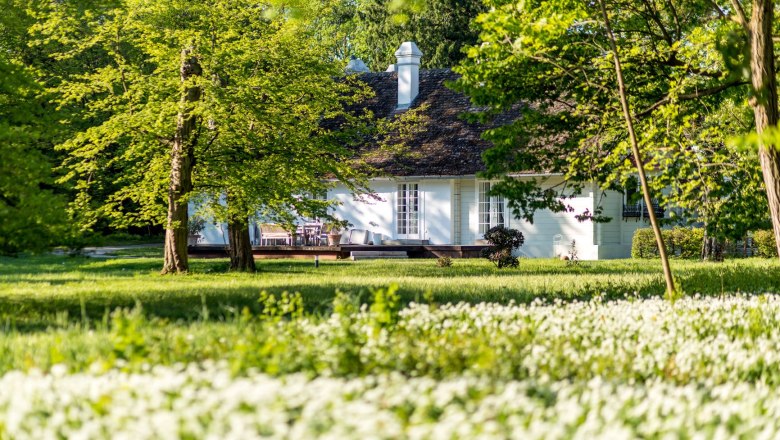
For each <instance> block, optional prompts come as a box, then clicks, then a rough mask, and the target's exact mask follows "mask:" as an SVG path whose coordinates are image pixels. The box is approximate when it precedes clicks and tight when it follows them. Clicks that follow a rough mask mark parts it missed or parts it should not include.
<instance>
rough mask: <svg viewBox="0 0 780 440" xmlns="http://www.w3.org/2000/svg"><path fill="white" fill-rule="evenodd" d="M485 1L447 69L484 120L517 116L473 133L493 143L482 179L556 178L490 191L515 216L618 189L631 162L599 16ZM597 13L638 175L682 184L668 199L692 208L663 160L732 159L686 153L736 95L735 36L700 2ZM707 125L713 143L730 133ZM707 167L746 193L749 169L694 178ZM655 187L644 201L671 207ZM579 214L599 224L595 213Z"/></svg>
mask: <svg viewBox="0 0 780 440" xmlns="http://www.w3.org/2000/svg"><path fill="white" fill-rule="evenodd" d="M490 5H491V7H492V8H491V10H490V11H489V12H487V13H485V14H482V15H480V17H479V18H478V19H477V20H476V23H477V25H478V26H479V27H480V29H481V31H482V32H481V34H480V37H481V42H480V44H478V45H476V46H474V47H472V48H471V49H470V50H469V59H468V60H466V61H464V64H463V65H462V67H460V68H459V71H460V72H461V73H462V74H463V77H462V80H461V81H460V82H459V83H458V84H457V88H459V89H460V90H463V91H465V92H466V93H468V94H469V95H470V96H471V97H472V99H473V100H474V101H475V103H476V104H478V105H482V106H486V107H487V108H488V109H489V110H488V111H487V112H486V113H485V114H484V115H483V117H485V118H490V117H491V116H492V115H494V114H496V113H500V112H502V111H504V110H506V109H508V108H513V107H514V108H518V109H519V110H520V111H522V112H523V113H524V117H523V118H522V119H520V120H518V121H515V122H514V123H512V124H509V125H505V126H502V127H499V128H497V129H494V130H490V131H488V132H486V133H485V136H486V137H487V138H488V139H490V140H492V141H493V143H494V145H495V146H494V148H492V149H491V150H490V151H488V152H487V154H486V155H485V161H486V164H487V168H488V171H487V173H486V176H488V177H500V176H506V175H508V174H511V173H512V172H514V171H518V170H529V169H533V170H543V171H557V172H561V173H564V174H565V176H566V181H565V182H564V184H563V185H561V186H560V187H558V188H553V189H552V190H551V189H549V188H543V187H542V186H541V185H540V183H541V182H528V181H523V180H518V179H512V178H505V179H504V180H503V181H502V183H501V185H498V186H497V187H496V191H498V192H500V193H503V195H505V196H506V197H507V198H508V199H509V201H510V206H512V208H513V210H514V211H515V213H517V214H519V215H523V216H525V217H526V218H529V219H532V217H533V211H534V210H535V209H539V208H550V209H553V210H556V211H564V210H569V209H570V208H569V207H568V206H567V203H566V200H565V198H566V197H568V196H570V195H571V194H576V193H577V190H578V189H579V188H580V187H581V184H582V182H586V181H596V182H598V183H599V184H600V186H601V187H602V188H605V189H617V190H620V189H622V188H623V187H625V185H626V184H627V183H628V182H630V180H631V175H632V174H635V173H636V171H634V168H633V167H634V165H635V163H636V161H635V160H631V159H630V157H631V156H632V154H631V153H630V151H631V142H629V141H630V137H629V136H627V135H626V131H625V115H624V112H623V108H622V105H617V103H619V102H620V100H619V99H617V98H618V97H617V96H616V95H615V92H616V90H618V88H617V87H615V86H614V85H615V84H617V83H618V81H617V73H616V69H615V68H614V67H615V66H614V65H611V64H612V63H613V61H614V60H613V59H612V58H611V55H610V54H611V53H614V51H613V50H611V49H610V47H611V42H610V41H609V39H608V38H607V37H606V35H605V33H604V32H603V30H602V29H599V28H598V25H597V24H598V23H601V22H603V17H601V15H602V14H601V11H600V10H599V9H598V8H592V3H589V2H585V1H578V0H547V1H545V0H537V1H526V2H523V3H522V4H517V3H516V2H512V1H503V0H496V1H491V2H490ZM605 7H606V9H607V10H608V11H609V12H610V19H611V20H612V22H613V28H614V43H615V47H616V48H617V50H618V51H619V53H620V54H621V62H622V67H623V69H622V70H623V76H624V79H625V83H626V84H625V87H626V89H628V90H631V93H630V95H629V96H628V106H629V107H630V108H631V109H632V110H633V111H632V114H631V115H630V116H631V117H632V119H633V122H634V125H635V126H636V127H635V132H636V134H637V143H638V147H639V150H640V153H641V155H642V156H643V157H644V158H646V163H645V169H646V170H647V171H648V172H649V173H652V175H654V176H657V177H658V178H654V179H652V180H653V181H654V182H658V183H659V184H660V183H661V182H663V183H664V184H670V183H672V184H676V183H685V185H680V186H678V187H676V188H673V190H672V191H673V194H674V195H675V197H677V198H678V199H679V200H692V199H693V198H694V197H695V196H697V194H699V193H700V192H701V191H700V190H701V188H700V187H698V186H696V185H693V184H687V182H686V180H685V179H684V178H683V179H673V178H671V177H670V175H669V174H668V173H667V168H669V165H670V164H675V167H674V168H673V169H671V170H670V171H669V172H670V173H673V172H676V171H679V170H680V169H681V168H680V167H681V166H683V165H684V163H685V161H686V160H687V159H691V158H694V157H695V158H696V160H698V161H699V162H701V161H702V160H709V159H711V158H714V157H718V158H720V159H718V160H719V161H720V163H724V162H728V161H731V162H732V163H744V159H743V158H742V156H741V155H740V153H739V152H738V151H736V150H735V149H733V148H730V147H729V146H728V145H726V143H724V142H710V143H708V144H707V148H708V149H710V150H717V154H715V155H712V154H710V155H704V154H698V153H696V152H697V151H701V149H700V147H702V145H701V144H700V141H701V137H700V136H699V135H696V134H693V135H692V132H694V131H695V130H696V127H701V126H703V124H701V121H702V120H704V119H706V118H707V113H717V112H718V111H719V110H718V109H720V108H721V106H723V105H731V104H729V103H732V102H739V100H740V99H744V97H745V96H746V93H747V91H748V90H747V87H745V86H746V85H747V84H748V82H749V81H748V78H747V77H745V76H744V74H743V72H744V71H745V69H743V68H742V67H745V66H746V64H745V61H746V60H745V58H744V56H743V54H744V50H743V49H744V48H745V45H744V39H743V38H742V37H740V35H739V28H738V26H737V25H736V24H735V23H734V21H733V20H731V17H730V16H729V15H728V14H726V13H724V12H723V11H722V10H721V9H720V8H717V7H716V6H715V5H714V3H713V2H711V1H709V0H700V1H699V0H696V1H689V2H676V1H670V2H664V6H663V7H660V6H659V5H658V4H657V2H654V1H650V0H647V1H646V0H642V1H640V2H635V1H624V0H605ZM713 109H714V110H713ZM719 122H723V121H717V120H715V119H710V120H709V122H708V124H709V125H708V130H710V131H712V130H715V131H718V138H719V139H726V138H728V137H731V136H733V135H734V134H736V132H735V131H731V132H726V131H727V130H733V129H734V126H733V125H731V126H730V125H728V124H716V123H719ZM550 133H555V135H554V136H553V135H551V134H550ZM713 170H717V173H718V176H721V177H719V178H718V179H720V182H721V183H724V182H726V181H728V180H734V179H744V180H741V181H739V182H740V183H734V185H736V186H740V185H741V184H743V183H744V185H743V186H745V187H750V186H751V185H753V183H754V180H755V174H754V173H749V172H748V173H740V172H730V171H729V172H726V173H724V172H723V170H724V167H718V168H714V167H710V166H709V164H705V166H703V167H702V168H701V170H700V171H701V172H700V174H699V175H700V176H703V177H706V178H707V179H710V178H711V177H712V180H711V181H713V182H714V180H715V179H714V177H715V175H714V174H713ZM654 185H655V184H654ZM728 186H731V184H728V185H720V187H721V188H726V187H728ZM732 187H733V186H732ZM572 188H574V190H573V191H572ZM660 189H661V187H659V186H655V187H653V186H651V188H650V189H649V191H650V192H654V194H656V196H655V198H659V199H664V198H666V199H667V200H672V197H665V196H663V195H662V194H661V193H660V192H659V190H660ZM713 194H715V191H713ZM727 197H728V198H730V202H735V201H736V199H737V198H742V199H741V200H742V202H746V201H747V202H750V201H752V200H754V198H753V197H755V196H754V195H751V194H747V193H741V192H739V191H732V192H731V193H729V194H728V195H727ZM745 197H747V198H745ZM737 205H738V204H737ZM756 206H761V204H760V203H758V204H756ZM695 214H697V213H695ZM580 218H581V219H587V218H592V219H595V220H603V217H602V216H601V213H600V212H599V211H598V210H597V211H596V212H584V213H581V214H580Z"/></svg>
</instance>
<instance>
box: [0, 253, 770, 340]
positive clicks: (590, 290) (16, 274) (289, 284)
mask: <svg viewBox="0 0 780 440" xmlns="http://www.w3.org/2000/svg"><path fill="white" fill-rule="evenodd" d="M123 253H125V254H128V253H129V254H132V255H144V256H146V257H143V258H129V257H127V258H110V259H98V258H84V257H67V256H39V257H24V258H0V325H1V324H3V323H4V324H5V325H16V326H17V327H20V328H21V327H24V326H32V327H40V326H43V327H46V326H48V325H51V323H52V322H54V321H55V318H56V320H58V321H60V322H61V321H62V320H63V319H65V320H70V321H73V320H81V319H82V318H83V317H84V316H86V317H88V318H90V319H93V320H94V319H99V318H100V317H101V316H103V315H104V314H105V313H106V312H107V311H111V310H113V309H115V308H117V307H133V306H134V305H135V304H137V303H141V304H143V306H144V309H145V311H146V312H147V313H148V314H150V315H154V316H158V317H164V318H173V319H198V318H199V317H201V315H202V314H203V310H204V305H205V306H206V307H207V308H208V310H209V312H210V314H211V316H212V317H220V316H223V315H224V314H225V313H228V314H229V313H230V311H235V310H240V309H242V308H244V307H248V308H249V309H250V310H253V311H256V310H258V308H259V306H258V303H257V298H258V295H259V294H260V292H261V291H264V290H265V291H267V292H269V293H281V292H283V291H289V292H300V293H301V294H302V296H303V299H304V303H305V306H306V309H307V310H308V311H315V312H319V311H323V310H328V309H329V307H330V303H331V299H332V298H333V295H334V293H335V292H336V291H337V290H340V291H343V292H345V293H349V294H351V295H353V296H358V297H360V296H361V295H362V296H363V297H367V293H368V290H369V289H371V288H376V287H383V286H387V285H389V284H391V283H397V284H398V286H399V288H400V289H399V293H400V294H401V298H402V301H404V302H408V301H414V300H416V299H417V300H419V299H420V298H421V297H422V296H423V295H424V294H426V293H427V292H430V293H431V294H432V295H433V298H434V300H435V301H436V302H439V303H447V302H460V301H464V302H469V303H478V302H483V301H488V302H499V303H508V302H509V301H510V300H514V301H515V302H517V303H529V302H531V301H533V300H534V299H536V298H541V299H544V300H553V299H561V300H574V299H589V298H592V297H593V296H595V295H601V296H603V297H605V298H607V299H610V298H622V297H624V296H626V295H631V294H633V293H634V292H637V293H638V294H640V295H641V296H643V297H648V296H657V295H661V294H662V293H663V289H664V284H663V280H662V276H661V270H660V266H659V262H658V261H656V260H613V261H598V262H596V261H594V262H581V263H580V264H579V265H576V266H567V265H566V264H565V262H562V261H558V260H522V261H521V265H520V268H519V269H516V270H513V269H504V270H498V269H496V268H495V267H493V266H492V265H491V264H490V263H488V262H486V261H483V260H455V264H454V266H453V267H450V268H440V267H436V265H435V261H434V260H369V261H357V262H354V261H322V262H321V263H320V267H319V268H315V267H314V264H313V261H311V260H261V261H258V268H259V272H258V273H257V274H243V273H228V272H226V270H227V262H226V260H203V259H201V260H192V272H191V273H190V274H189V275H186V276H160V275H158V271H159V269H160V266H161V260H160V259H159V258H149V257H148V255H150V254H151V255H153V254H154V253H157V254H159V253H161V249H159V248H158V249H143V248H142V249H134V250H131V251H123ZM778 267H779V266H778V264H777V262H776V261H774V260H763V259H748V260H732V261H727V262H725V263H721V264H717V263H702V262H693V261H674V262H673V270H674V273H675V276H676V277H677V280H678V283H679V285H680V286H682V288H683V291H684V292H685V293H686V294H695V293H701V294H703V295H718V294H722V293H724V292H746V293H765V292H780V271H778V270H777V269H778Z"/></svg>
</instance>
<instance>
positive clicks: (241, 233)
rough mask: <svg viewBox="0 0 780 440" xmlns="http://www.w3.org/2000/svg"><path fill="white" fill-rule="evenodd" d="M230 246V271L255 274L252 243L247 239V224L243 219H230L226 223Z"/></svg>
mask: <svg viewBox="0 0 780 440" xmlns="http://www.w3.org/2000/svg"><path fill="white" fill-rule="evenodd" d="M228 238H229V240H230V245H229V247H228V253H229V254H230V270H236V271H241V272H255V271H256V270H257V269H256V268H255V258H254V256H253V255H252V243H251V242H250V239H249V222H248V221H247V220H246V219H244V218H236V217H234V218H231V219H230V220H229V221H228Z"/></svg>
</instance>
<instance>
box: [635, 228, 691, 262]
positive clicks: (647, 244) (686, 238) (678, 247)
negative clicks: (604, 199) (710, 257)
mask: <svg viewBox="0 0 780 440" xmlns="http://www.w3.org/2000/svg"><path fill="white" fill-rule="evenodd" d="M661 237H662V238H663V240H664V244H666V252H667V253H668V254H669V257H671V258H698V257H699V256H700V255H701V246H702V243H703V242H704V229H702V228H681V227H675V228H674V229H663V230H662V231H661ZM631 258H658V245H657V244H656V242H655V234H653V229H652V228H642V229H637V230H636V232H634V238H633V239H632V240H631Z"/></svg>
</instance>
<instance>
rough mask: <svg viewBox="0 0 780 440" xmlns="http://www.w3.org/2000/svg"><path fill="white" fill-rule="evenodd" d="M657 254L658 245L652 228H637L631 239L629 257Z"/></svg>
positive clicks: (653, 255) (646, 256)
mask: <svg viewBox="0 0 780 440" xmlns="http://www.w3.org/2000/svg"><path fill="white" fill-rule="evenodd" d="M657 256H658V246H657V245H656V244H655V235H653V229H652V228H642V229H637V230H636V231H635V232H634V238H633V239H632V240H631V258H655V257H657Z"/></svg>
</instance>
